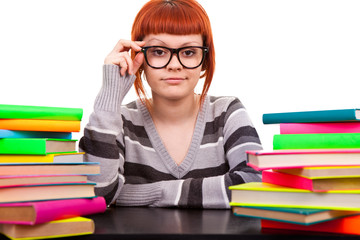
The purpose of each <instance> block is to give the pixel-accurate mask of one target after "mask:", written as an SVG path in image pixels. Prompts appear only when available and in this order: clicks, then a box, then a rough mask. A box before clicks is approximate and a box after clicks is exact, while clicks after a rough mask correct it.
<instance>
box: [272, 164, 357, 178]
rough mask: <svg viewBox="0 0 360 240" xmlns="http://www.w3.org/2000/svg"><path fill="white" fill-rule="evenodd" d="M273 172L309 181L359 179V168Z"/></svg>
mask: <svg viewBox="0 0 360 240" xmlns="http://www.w3.org/2000/svg"><path fill="white" fill-rule="evenodd" d="M273 170H274V171H277V172H283V173H288V174H293V175H298V176H302V177H307V178H310V179H321V178H351V177H360V166H324V167H302V168H279V169H273Z"/></svg>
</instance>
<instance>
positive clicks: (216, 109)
mask: <svg viewBox="0 0 360 240" xmlns="http://www.w3.org/2000/svg"><path fill="white" fill-rule="evenodd" d="M208 98H209V109H208V110H209V113H211V114H212V115H214V116H215V117H216V116H220V115H223V114H226V115H228V114H231V113H232V112H234V111H236V110H239V109H243V110H245V107H244V105H243V104H242V103H241V101H240V99H239V98H237V97H234V96H208Z"/></svg>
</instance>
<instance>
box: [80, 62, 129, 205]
mask: <svg viewBox="0 0 360 240" xmlns="http://www.w3.org/2000/svg"><path fill="white" fill-rule="evenodd" d="M134 80H135V76H133V75H131V76H129V75H125V76H121V75H120V68H119V66H117V65H104V66H103V83H102V87H101V89H100V92H99V93H98V95H97V97H96V99H95V104H94V111H93V113H92V114H91V115H90V118H89V122H88V123H87V125H86V126H85V128H84V136H83V137H82V138H81V140H80V142H79V150H80V151H83V152H85V161H88V162H99V163H100V169H101V173H100V175H94V176H89V181H92V182H95V183H96V186H95V193H96V195H99V196H104V198H105V199H106V202H107V204H110V203H113V202H114V201H115V199H116V198H117V196H118V195H119V192H120V190H121V188H122V187H123V185H124V177H123V165H124V149H123V140H122V132H123V131H122V118H121V103H122V100H123V99H124V97H125V95H126V94H127V92H128V91H129V90H130V88H131V86H132V84H133V82H134Z"/></svg>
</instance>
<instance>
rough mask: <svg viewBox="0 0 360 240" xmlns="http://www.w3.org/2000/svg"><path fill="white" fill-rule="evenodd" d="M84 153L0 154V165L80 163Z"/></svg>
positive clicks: (82, 160)
mask: <svg viewBox="0 0 360 240" xmlns="http://www.w3.org/2000/svg"><path fill="white" fill-rule="evenodd" d="M84 154H85V153H84V152H74V153H50V154H46V155H20V154H10V155H8V154H0V163H81V162H84Z"/></svg>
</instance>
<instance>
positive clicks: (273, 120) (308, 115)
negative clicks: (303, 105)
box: [262, 108, 360, 124]
mask: <svg viewBox="0 0 360 240" xmlns="http://www.w3.org/2000/svg"><path fill="white" fill-rule="evenodd" d="M262 120H263V123H264V124H277V123H310V122H347V121H360V109H357V108H354V109H334V110H318V111H301V112H281V113H265V114H263V119H262Z"/></svg>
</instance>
